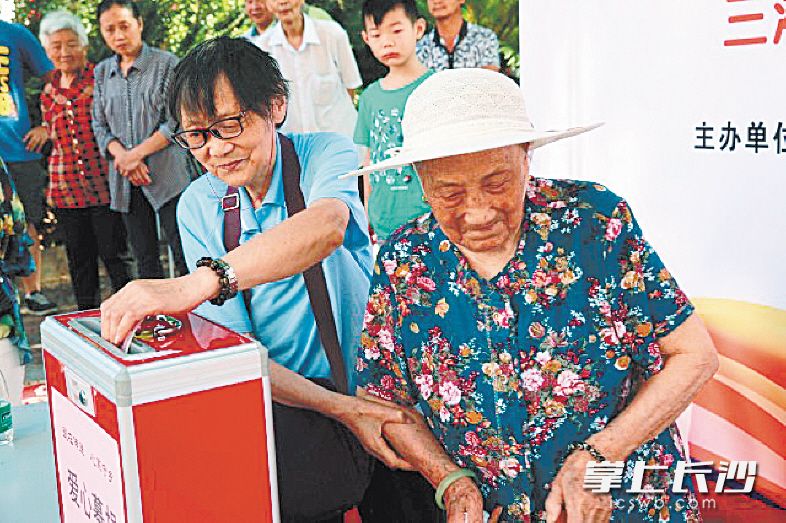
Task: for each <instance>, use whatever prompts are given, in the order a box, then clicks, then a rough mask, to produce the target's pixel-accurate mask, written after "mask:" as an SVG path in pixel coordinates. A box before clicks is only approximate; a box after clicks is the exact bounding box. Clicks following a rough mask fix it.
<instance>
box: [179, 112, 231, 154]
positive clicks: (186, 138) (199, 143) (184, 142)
mask: <svg viewBox="0 0 786 523" xmlns="http://www.w3.org/2000/svg"><path fill="white" fill-rule="evenodd" d="M245 116H246V113H245V111H241V112H240V114H239V115H237V116H230V117H229V118H224V119H223V120H219V121H217V122H215V123H214V124H213V125H211V126H210V127H207V128H205V129H187V130H185V131H180V132H177V133H175V134H173V135H172V139H173V140H174V141H175V143H177V144H178V145H179V146H180V147H182V148H183V149H192V150H193V149H199V148H200V147H204V145H205V144H206V143H207V135H208V133H210V134H212V135H213V136H215V137H216V138H218V139H219V140H228V139H230V138H237V137H238V136H240V135H241V134H243V124H242V123H241V120H242V119H243V118H244V117H245Z"/></svg>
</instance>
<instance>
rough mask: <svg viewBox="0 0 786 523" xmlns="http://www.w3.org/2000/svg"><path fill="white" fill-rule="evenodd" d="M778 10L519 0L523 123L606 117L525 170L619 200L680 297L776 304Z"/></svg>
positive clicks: (726, 4)
mask: <svg viewBox="0 0 786 523" xmlns="http://www.w3.org/2000/svg"><path fill="white" fill-rule="evenodd" d="M782 5H786V2H775V1H773V0H735V1H731V0H729V1H724V0H690V1H689V2H685V1H677V0H661V1H658V2H630V1H623V0H552V1H549V2H545V1H532V0H522V1H521V4H520V17H521V64H522V65H521V72H522V87H523V89H524V92H525V94H526V97H527V101H528V106H529V111H530V114H531V117H532V119H533V122H534V123H535V126H536V127H541V128H558V127H564V126H570V125H575V124H582V123H588V122H595V121H604V122H606V125H605V126H604V127H602V128H601V129H599V130H597V131H594V132H592V133H589V134H588V135H585V136H582V137H580V138H575V139H570V140H566V141H564V142H560V143H557V144H554V145H549V146H548V147H545V148H543V149H542V150H538V151H537V153H536V154H535V158H534V164H533V172H534V173H536V174H539V175H543V176H550V177H555V178H578V179H587V180H595V181H598V182H601V183H603V184H606V185H608V186H609V187H610V188H611V189H612V190H613V191H615V192H617V193H618V194H620V195H621V196H624V197H625V198H626V199H628V200H629V202H630V203H631V206H632V208H633V210H634V213H635V214H636V216H637V218H638V219H639V222H640V224H641V226H642V229H643V230H644V232H645V235H646V236H647V238H648V239H649V240H650V242H651V243H652V244H653V245H654V247H655V248H656V250H657V251H658V252H659V253H660V254H661V256H662V258H663V259H664V261H665V263H666V265H667V267H669V269H670V270H671V271H672V272H673V274H674V275H675V276H676V277H677V280H678V282H679V283H680V284H681V285H682V286H683V288H684V289H685V290H686V292H687V293H688V294H689V295H690V296H692V297H704V298H724V299H732V300H739V301H745V302H749V303H755V304H762V305H769V306H772V307H776V308H779V309H786V279H784V278H783V269H782V268H781V264H783V263H784V262H785V261H786V241H785V240H786V210H785V209H786V204H784V195H786V95H784V92H785V90H784V88H785V87H786V67H784V64H786V15H784V14H783V13H782V12H781V11H780V10H779V9H778V6H782ZM781 32H783V34H782V33H781ZM781 36H782V38H780V37H781Z"/></svg>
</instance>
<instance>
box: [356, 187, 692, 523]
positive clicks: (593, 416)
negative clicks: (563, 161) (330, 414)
mask: <svg viewBox="0 0 786 523" xmlns="http://www.w3.org/2000/svg"><path fill="white" fill-rule="evenodd" d="M524 208H525V209H524V210H525V213H524V218H523V222H522V233H521V237H522V239H521V242H520V244H519V247H518V250H517V252H516V254H515V255H514V257H513V258H512V259H511V260H510V261H509V262H508V264H507V266H506V267H505V268H504V269H503V270H502V271H501V272H500V273H499V274H497V275H496V276H495V277H494V278H492V279H490V280H486V279H484V278H482V277H480V276H479V275H478V274H477V273H476V272H475V271H473V270H472V268H471V267H470V266H469V263H468V262H467V260H466V258H465V257H464V256H463V255H462V254H461V253H460V252H459V250H458V249H457V248H456V246H455V245H453V244H452V243H451V242H450V240H448V239H447V237H446V236H445V234H444V232H443V231H442V229H441V228H440V227H439V224H438V223H437V222H436V220H435V219H434V217H433V216H432V215H431V214H426V215H424V216H423V217H421V218H419V219H418V220H416V221H413V222H410V223H409V224H408V225H407V226H405V227H404V228H402V229H400V230H399V231H398V232H397V233H395V234H394V235H393V236H391V240H390V242H389V243H388V244H386V245H385V246H384V247H383V248H382V250H381V252H380V254H379V257H378V259H377V263H376V266H375V268H374V279H373V281H372V286H371V296H370V298H369V303H368V307H367V311H366V318H365V326H364V330H363V333H362V336H361V346H360V347H359V351H358V359H357V370H358V373H359V382H360V384H361V385H362V386H365V387H366V389H367V390H368V391H369V392H371V393H373V394H375V395H377V396H379V397H381V398H384V399H387V400H392V401H396V402H398V403H400V404H404V405H408V406H414V405H416V406H417V407H418V408H419V409H420V411H421V412H422V413H423V415H424V417H425V419H426V421H427V423H428V425H429V426H430V427H431V430H432V432H433V434H434V436H435V437H436V438H437V439H438V440H439V441H440V442H441V444H442V445H443V447H444V448H445V449H446V451H447V453H448V454H449V455H450V457H451V458H452V459H453V460H454V461H455V462H456V463H457V464H458V465H459V466H461V467H466V468H469V469H471V470H472V471H474V472H475V473H476V475H477V477H478V482H479V486H480V489H481V492H482V494H483V497H484V500H485V509H486V510H487V511H489V512H490V511H491V510H492V509H493V508H494V507H495V506H496V505H503V506H504V507H505V509H504V511H503V516H502V519H501V520H503V521H530V520H538V519H540V518H544V517H545V513H544V512H542V511H543V507H544V502H545V499H546V496H547V495H548V490H549V484H550V482H551V481H552V480H553V478H554V476H555V475H556V473H557V471H558V468H559V465H560V463H561V461H562V459H563V458H564V455H565V453H566V448H567V447H568V445H569V444H570V443H572V442H574V441H583V440H585V439H586V438H587V437H589V436H590V435H591V434H593V433H595V432H597V431H600V430H601V429H603V428H604V427H605V426H606V425H607V424H608V423H609V421H610V420H613V419H614V417H615V416H616V415H617V413H619V412H620V411H621V410H622V409H624V408H625V407H626V406H627V405H628V404H629V403H630V401H631V399H632V398H633V396H634V395H635V394H636V391H637V390H638V387H639V386H640V385H641V383H642V382H643V381H644V380H646V379H647V378H648V377H649V376H652V375H653V374H654V373H657V372H659V371H660V369H661V368H662V366H663V360H662V358H661V354H660V350H659V346H658V338H660V337H663V336H665V335H666V334H668V333H669V332H671V331H672V330H674V329H675V328H676V327H677V326H679V325H680V324H682V322H683V321H685V319H686V318H688V317H689V316H690V314H691V313H692V312H693V306H692V305H691V304H690V302H689V301H688V299H687V298H686V296H685V294H684V293H683V292H682V291H681V290H680V289H679V287H678V286H677V283H676V282H675V281H674V279H673V278H672V276H671V274H669V272H668V270H666V268H665V267H664V266H663V264H662V263H661V261H660V259H659V257H658V255H657V253H656V252H655V251H654V250H653V248H652V247H651V246H650V245H649V244H648V243H647V242H646V241H645V240H644V239H643V237H642V234H641V230H640V229H639V226H638V224H637V223H636V220H635V219H634V218H633V215H632V214H631V211H630V208H629V207H628V204H627V203H626V202H625V201H624V200H622V199H621V198H619V197H618V196H616V195H615V194H613V193H612V192H610V191H608V190H607V189H606V188H605V187H603V186H601V185H598V184H593V183H589V182H576V181H557V180H546V179H538V178H532V179H531V180H530V183H529V186H528V189H527V198H526V202H525V204H524ZM681 448H682V444H681V443H680V440H679V434H678V432H677V429H676V427H675V426H672V427H669V428H668V429H666V430H664V431H663V432H662V433H661V434H659V435H658V436H657V437H656V438H655V439H653V440H651V441H648V442H646V443H644V444H643V445H642V446H641V447H640V448H639V449H638V450H637V451H636V452H634V453H633V454H631V456H629V458H628V460H627V462H626V465H625V471H624V474H623V486H622V488H620V489H615V490H612V496H613V497H614V500H615V501H614V511H613V516H612V519H613V520H614V521H659V520H660V521H668V520H673V521H683V520H685V521H697V520H699V518H700V516H699V514H698V512H697V510H696V509H695V507H696V505H697V503H696V500H695V498H694V496H693V494H692V493H691V492H690V491H688V492H687V493H685V494H675V493H673V492H672V489H671V483H672V479H673V476H674V469H675V466H676V462H677V461H679V460H681V459H682V453H681V450H680V449H681ZM637 460H643V461H645V462H646V463H647V465H648V466H651V465H657V466H662V467H663V468H660V469H653V470H647V471H646V472H645V474H644V482H643V488H644V489H666V492H665V493H663V494H651V493H647V494H628V493H627V492H626V491H627V490H628V489H629V488H630V487H631V480H632V477H633V464H634V462H635V461H637ZM686 487H688V488H689V489H690V488H691V486H690V485H686Z"/></svg>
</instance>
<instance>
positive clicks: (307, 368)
mask: <svg viewBox="0 0 786 523" xmlns="http://www.w3.org/2000/svg"><path fill="white" fill-rule="evenodd" d="M288 136H289V137H290V138H291V139H292V141H293V143H294V146H295V152H296V153H297V155H298V158H299V160H300V165H301V173H300V187H301V189H302V191H303V196H304V199H305V201H306V207H308V206H310V205H311V204H313V203H314V202H316V201H317V200H319V199H322V198H337V199H339V200H341V201H343V202H344V203H346V205H347V207H348V208H349V211H350V218H349V224H348V225H347V231H346V234H345V235H344V243H343V245H342V246H341V247H339V248H338V249H336V251H335V252H333V254H331V255H330V256H328V257H327V258H326V259H325V260H324V262H323V267H324V270H325V279H326V280H327V287H328V292H329V293H330V299H331V304H332V306H333V314H334V317H335V320H336V329H337V331H338V339H339V341H340V342H341V347H342V349H343V351H344V355H345V362H346V367H347V374H348V378H349V382H350V390H353V389H354V385H353V384H354V379H353V376H354V373H353V372H352V369H354V367H355V346H356V344H357V339H358V336H359V335H360V329H361V327H362V324H363V314H364V311H365V306H366V300H367V299H368V288H369V280H370V278H371V265H372V254H371V244H370V241H369V237H368V224H367V222H366V217H365V212H364V210H363V205H362V204H361V202H360V198H359V197H358V191H357V180H355V179H354V178H351V179H346V180H339V179H338V176H339V175H341V174H345V173H347V172H349V171H351V170H353V169H356V168H357V166H358V158H357V153H356V152H355V148H354V146H353V145H352V142H350V141H349V140H348V139H347V138H345V137H343V136H341V135H338V134H333V133H315V134H292V135H288ZM226 190H227V185H226V184H225V183H224V182H222V181H221V180H219V179H218V178H217V177H215V176H213V175H212V174H210V173H208V174H205V175H203V176H201V177H199V178H198V179H197V180H195V181H194V182H193V183H192V184H191V185H190V186H189V187H188V189H186V191H185V192H184V193H183V195H182V196H181V198H180V203H179V204H178V208H177V219H178V225H179V227H180V237H181V239H182V242H183V253H184V254H185V257H186V263H187V264H188V267H189V270H192V271H193V270H194V268H195V266H196V261H197V260H198V259H199V258H200V257H202V256H210V257H212V258H217V257H221V256H223V255H224V254H226V250H225V249H224V244H223V230H224V228H223V211H222V209H221V197H222V196H224V195H225V194H226ZM240 216H241V234H240V243H241V244H242V243H245V242H247V241H248V240H250V239H251V238H253V237H254V236H255V235H257V234H259V233H261V232H264V231H266V230H268V229H271V228H273V227H275V226H276V225H278V224H280V223H281V222H283V221H284V220H286V219H287V209H286V203H285V200H284V185H283V180H282V171H281V147H280V146H279V143H278V139H276V163H275V167H274V169H273V178H272V180H271V184H270V188H269V189H268V191H267V194H266V195H265V198H264V200H263V201H262V206H261V207H260V208H259V209H256V210H254V209H253V207H252V205H251V199H250V198H249V196H248V193H247V192H246V191H245V190H241V191H240ZM251 296H252V298H251V308H252V311H253V314H252V316H253V319H250V318H249V315H248V313H247V312H246V308H245V305H244V304H243V298H242V296H240V295H238V296H237V297H235V298H234V299H232V300H229V301H228V302H226V303H225V304H224V305H222V306H220V307H218V306H215V305H212V304H210V303H207V302H206V303H204V304H202V305H200V306H199V307H198V308H197V309H196V312H197V313H198V314H201V315H202V316H205V317H206V318H209V319H211V320H213V321H216V322H218V323H221V324H222V325H225V326H226V327H228V328H230V329H233V330H236V331H240V332H253V333H254V335H255V336H256V337H257V339H259V340H260V341H261V342H262V343H263V344H264V345H265V346H266V347H267V349H268V354H269V355H270V357H271V358H273V359H274V360H275V361H276V362H277V363H279V364H281V365H283V366H285V367H287V368H289V369H290V370H293V371H295V372H297V373H298V374H301V375H303V376H306V377H313V378H327V377H330V366H329V364H328V361H327V357H326V356H325V351H324V349H323V348H322V344H321V342H320V341H319V334H318V332H317V328H316V323H315V321H314V315H313V312H312V311H311V305H310V304H309V299H308V293H307V291H306V286H305V282H304V280H303V276H302V275H300V274H298V275H296V276H292V277H289V278H285V279H283V280H280V281H277V282H272V283H266V284H263V285H258V286H257V287H254V288H253V289H252V291H251Z"/></svg>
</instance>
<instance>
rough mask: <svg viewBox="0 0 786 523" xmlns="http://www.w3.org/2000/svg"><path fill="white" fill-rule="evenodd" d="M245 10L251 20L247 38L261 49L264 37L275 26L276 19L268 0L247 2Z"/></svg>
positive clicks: (246, 0) (244, 5)
mask: <svg viewBox="0 0 786 523" xmlns="http://www.w3.org/2000/svg"><path fill="white" fill-rule="evenodd" d="M243 9H244V11H245V12H246V16H248V19H249V20H251V24H252V25H251V29H249V30H248V31H247V32H246V34H245V35H243V36H245V37H246V38H247V39H248V40H249V41H250V42H251V43H253V44H256V45H257V47H259V45H260V43H261V40H262V35H263V34H264V33H265V31H267V29H268V28H269V27H270V26H271V25H272V24H273V21H274V20H275V18H274V17H273V13H271V12H270V11H269V10H268V8H267V0H245V2H244V3H243Z"/></svg>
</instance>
